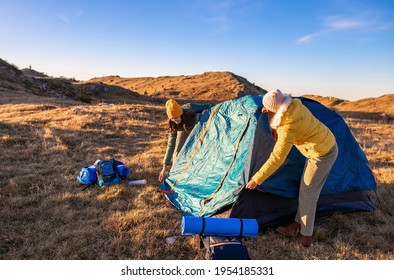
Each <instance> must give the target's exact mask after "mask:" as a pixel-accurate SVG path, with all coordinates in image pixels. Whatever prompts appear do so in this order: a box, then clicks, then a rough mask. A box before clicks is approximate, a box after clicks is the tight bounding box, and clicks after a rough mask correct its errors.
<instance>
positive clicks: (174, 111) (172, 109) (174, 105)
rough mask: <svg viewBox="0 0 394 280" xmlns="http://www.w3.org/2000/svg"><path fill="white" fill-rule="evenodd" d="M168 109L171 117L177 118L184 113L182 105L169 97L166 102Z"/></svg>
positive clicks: (168, 114)
mask: <svg viewBox="0 0 394 280" xmlns="http://www.w3.org/2000/svg"><path fill="white" fill-rule="evenodd" d="M166 110H167V116H168V118H169V119H175V118H177V117H180V116H181V115H182V114H183V110H182V108H181V106H179V104H178V102H176V101H175V100H174V99H169V100H168V101H167V102H166Z"/></svg>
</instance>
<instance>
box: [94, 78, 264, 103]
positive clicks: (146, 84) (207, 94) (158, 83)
mask: <svg viewBox="0 0 394 280" xmlns="http://www.w3.org/2000/svg"><path fill="white" fill-rule="evenodd" d="M88 82H93V83H104V84H107V85H116V86H119V87H123V88H126V89H129V90H132V91H135V92H138V93H139V94H142V95H147V96H151V97H160V98H175V99H184V100H185V99H186V100H189V99H194V100H215V101H225V100H230V99H234V98H237V97H240V96H245V95H259V94H264V93H266V92H267V91H266V90H265V89H262V88H261V87H259V86H256V85H254V84H252V83H250V82H249V81H248V80H247V79H245V78H243V77H240V76H237V75H235V74H233V73H231V72H205V73H203V74H199V75H190V76H184V75H181V76H163V77H157V78H152V77H142V78H121V77H119V76H108V77H102V78H93V79H90V80H89V81H88Z"/></svg>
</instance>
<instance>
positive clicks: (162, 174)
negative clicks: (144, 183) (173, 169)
mask: <svg viewBox="0 0 394 280" xmlns="http://www.w3.org/2000/svg"><path fill="white" fill-rule="evenodd" d="M167 173H168V168H167V167H166V166H163V169H162V170H161V171H160V174H159V182H160V183H161V182H163V181H164V179H165V178H166V177H167Z"/></svg>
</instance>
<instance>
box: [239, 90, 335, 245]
mask: <svg viewBox="0 0 394 280" xmlns="http://www.w3.org/2000/svg"><path fill="white" fill-rule="evenodd" d="M263 105H264V108H263V112H268V114H269V117H270V118H269V119H270V126H271V128H272V129H273V132H274V133H273V135H275V136H276V137H275V138H277V139H276V144H275V146H274V149H273V151H272V153H271V155H270V157H269V158H268V160H267V161H266V162H265V163H264V165H263V166H262V167H261V168H260V170H259V171H258V172H256V174H254V176H253V177H252V179H251V180H250V181H249V182H248V184H247V185H246V188H247V189H255V188H256V187H257V186H258V185H261V184H262V183H263V182H264V181H265V180H266V179H267V178H268V177H269V176H271V175H272V174H273V173H274V172H275V171H276V170H277V169H278V168H279V167H280V166H281V165H282V164H283V162H284V161H285V159H286V157H287V155H288V154H289V152H290V149H291V148H292V146H293V145H295V147H296V148H297V149H298V150H299V151H300V152H301V153H302V154H303V155H304V156H305V157H306V158H307V161H306V163H305V168H304V172H303V175H302V178H301V183H300V190H299V197H298V202H299V205H298V210H297V214H296V217H295V222H293V223H291V224H290V225H289V226H286V227H278V228H277V231H278V232H279V233H281V234H284V235H286V236H293V237H296V236H297V234H298V233H300V234H299V235H298V236H297V238H296V239H295V240H294V241H293V244H294V245H297V246H304V247H308V246H310V245H311V243H312V235H313V227H314V222H315V214H316V204H317V200H318V199H319V196H320V192H321V189H322V188H323V185H324V183H325V182H326V179H327V177H328V174H329V173H330V170H331V167H332V165H333V164H334V162H335V160H336V158H337V155H338V147H337V144H336V141H335V137H334V135H333V134H332V132H331V131H330V129H329V128H328V127H327V126H325V125H324V124H323V123H322V122H320V121H319V120H318V119H317V118H315V117H314V116H313V115H312V113H311V112H310V111H309V110H308V109H307V108H306V107H305V106H304V105H303V104H302V103H301V101H300V100H299V99H292V98H291V96H290V95H286V94H283V93H282V92H281V91H280V90H279V89H277V90H273V91H270V92H268V93H267V94H266V95H265V96H264V97H263Z"/></svg>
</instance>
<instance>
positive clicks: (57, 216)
mask: <svg viewBox="0 0 394 280" xmlns="http://www.w3.org/2000/svg"><path fill="white" fill-rule="evenodd" d="M12 69H13V70H15V72H14V74H12V73H11V74H9V76H8V77H9V80H5V79H3V80H1V79H0V150H1V153H0V162H1V163H2V167H1V168H0V186H1V187H0V259H203V258H204V255H203V252H202V251H200V250H199V249H198V248H197V246H196V239H195V238H193V237H184V236H181V234H180V222H181V217H182V215H181V213H180V212H179V211H178V210H176V209H175V208H174V207H173V206H172V205H171V204H170V203H169V202H168V201H167V199H166V198H165V196H164V195H163V194H161V193H159V192H158V190H159V188H160V184H159V182H158V181H157V177H158V175H159V172H160V169H161V163H162V159H163V156H164V152H165V148H166V140H167V128H166V116H165V110H164V100H163V99H155V98H152V97H149V98H146V97H140V96H139V95H138V96H137V95H136V96H133V95H131V96H129V95H122V94H121V93H119V94H117V93H116V92H115V93H114V94H111V93H109V92H106V91H105V90H103V88H101V89H100V90H98V91H97V92H96V93H94V94H99V95H100V96H101V97H100V100H98V101H105V102H101V103H100V102H92V104H87V103H86V102H81V101H79V100H77V99H75V98H72V97H67V96H66V97H64V96H56V95H50V94H41V95H40V94H39V92H37V91H38V90H37V89H34V90H32V89H30V90H29V89H28V88H26V87H25V86H24V85H23V83H21V84H18V83H17V82H15V81H19V79H20V78H21V77H22V76H21V75H20V74H19V72H18V71H16V70H18V69H16V68H15V69H14V68H12ZM0 70H1V69H0ZM3 70H4V68H3ZM18 75H19V76H18ZM1 77H4V76H1ZM12 79H16V80H14V82H10V80H12ZM91 82H92V84H93V85H100V84H99V83H96V82H94V81H91ZM85 86H86V85H85ZM103 86H104V87H105V86H106V85H103ZM114 86H115V85H114ZM116 87H118V86H116ZM182 102H183V101H182ZM350 109H351V108H350ZM350 109H349V110H350ZM369 116H370V115H368V114H367V115H366V117H361V118H359V117H358V116H357V115H352V116H348V117H346V119H345V120H346V122H347V123H348V124H349V126H350V128H351V130H352V132H353V133H354V135H355V137H356V138H357V140H358V142H359V143H360V146H361V147H362V149H363V150H364V152H365V153H366V155H367V157H368V159H369V160H370V164H371V167H372V169H373V171H374V172H375V174H376V176H377V179H378V180H379V185H378V190H377V195H376V194H375V193H374V192H371V193H370V196H371V198H372V200H373V201H374V202H375V203H376V204H377V206H378V208H379V209H378V210H377V211H376V212H374V213H351V214H335V215H333V216H330V217H325V218H321V219H318V220H317V221H316V237H315V238H316V243H315V244H314V245H313V246H312V247H311V248H309V249H294V248H293V247H291V246H289V240H288V239H287V238H283V237H282V236H279V235H278V234H277V233H275V231H274V230H268V231H266V232H263V233H260V234H259V236H258V237H257V238H254V239H247V240H246V244H247V246H248V249H249V252H250V255H251V257H252V259H355V260H356V259H357V260H358V259H374V260H375V259H376V260H378V259H391V260H393V259H394V253H393V252H394V226H393V224H394V218H393V217H392V213H391V215H390V214H389V213H388V211H391V212H392V211H393V210H392V209H393V206H394V172H393V170H394V168H393V167H394V163H393V158H394V151H393V140H392V139H393V136H394V127H393V125H392V123H389V122H386V121H382V120H379V119H376V118H372V117H371V118H369ZM111 157H115V158H117V159H118V160H120V161H123V162H124V163H125V164H126V165H127V166H129V167H130V169H131V175H130V178H129V179H147V181H148V184H147V185H146V186H133V187H130V186H128V185H127V180H124V181H122V182H121V183H120V184H118V185H116V186H112V187H107V188H90V189H87V190H85V191H82V187H81V186H79V185H78V183H77V180H76V176H77V174H78V172H79V170H80V169H81V168H82V167H83V166H86V165H90V164H92V163H93V162H94V161H95V160H96V159H98V158H111ZM167 237H175V238H176V240H175V242H174V243H173V244H167V243H166V242H165V239H166V238H167Z"/></svg>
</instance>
